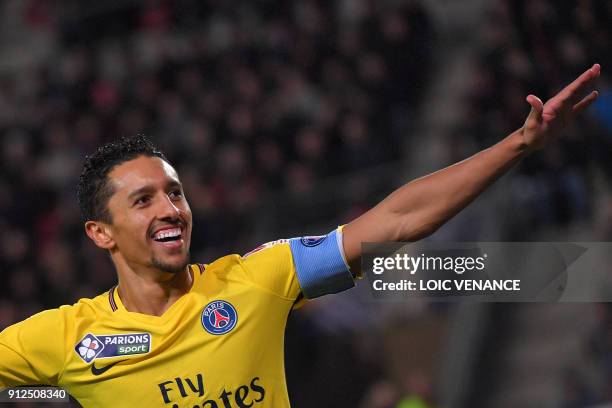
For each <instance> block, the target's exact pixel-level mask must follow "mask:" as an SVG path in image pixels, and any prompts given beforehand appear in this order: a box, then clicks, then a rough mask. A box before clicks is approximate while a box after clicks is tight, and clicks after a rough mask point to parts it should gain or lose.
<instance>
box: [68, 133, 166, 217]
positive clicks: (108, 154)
mask: <svg viewBox="0 0 612 408" xmlns="http://www.w3.org/2000/svg"><path fill="white" fill-rule="evenodd" d="M139 156H147V157H159V158H160V159H162V160H164V161H166V162H167V163H170V162H169V161H168V159H167V158H166V156H165V155H164V154H163V153H162V152H161V151H160V150H159V149H158V148H157V147H155V146H154V145H153V143H151V141H150V140H149V139H147V137H145V136H143V135H137V136H134V137H129V138H128V137H123V138H121V139H119V140H116V141H114V142H110V143H107V144H105V145H103V146H100V147H98V149H97V150H96V151H95V153H94V154H92V155H91V156H86V157H85V164H84V165H83V172H82V173H81V176H80V177H79V184H78V185H77V201H78V203H79V207H80V208H81V212H82V213H83V217H84V219H85V221H88V220H92V221H103V222H106V223H109V224H110V223H112V217H111V214H110V212H109V210H108V201H109V200H110V198H111V197H112V195H113V194H114V190H113V187H112V185H111V184H110V183H109V180H108V173H110V172H111V170H112V169H113V168H115V166H118V165H120V164H122V163H125V162H127V161H130V160H132V159H135V158H137V157H139Z"/></svg>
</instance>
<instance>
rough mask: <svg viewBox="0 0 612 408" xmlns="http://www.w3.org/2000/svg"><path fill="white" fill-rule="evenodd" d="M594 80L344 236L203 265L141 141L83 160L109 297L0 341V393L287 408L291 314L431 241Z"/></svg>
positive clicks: (568, 116) (405, 190) (540, 107)
mask: <svg viewBox="0 0 612 408" xmlns="http://www.w3.org/2000/svg"><path fill="white" fill-rule="evenodd" d="M599 74H600V67H599V65H597V64H596V65H594V66H593V67H592V68H590V69H588V70H587V71H586V72H584V73H583V74H582V75H580V77H578V78H577V79H576V80H575V81H574V82H572V83H571V84H569V85H568V86H567V87H565V88H564V89H563V90H561V91H560V92H559V93H558V94H557V95H555V96H554V97H553V98H552V99H550V100H549V101H548V102H546V104H543V103H542V101H541V100H540V99H538V98H537V97H535V96H533V95H529V96H528V97H527V102H528V103H529V104H530V105H531V112H530V113H529V116H528V117H527V119H526V121H525V123H524V125H523V126H522V127H521V128H520V129H518V130H517V131H515V132H513V133H511V134H510V135H509V136H507V137H506V138H505V139H503V140H502V141H500V142H499V143H497V144H496V145H494V146H493V147H491V148H489V149H486V150H484V151H482V152H480V153H478V154H476V155H475V156H473V157H471V158H469V159H467V160H464V161H462V162H460V163H457V164H455V165H453V166H450V167H448V168H446V169H443V170H440V171H438V172H436V173H433V174H431V175H428V176H425V177H422V178H420V179H417V180H415V181H412V182H410V183H408V184H406V185H404V186H403V187H401V188H400V189H398V190H397V191H395V192H393V193H392V194H391V195H389V196H388V197H387V198H386V199H385V200H383V201H382V202H381V203H380V204H378V205H377V206H375V207H374V208H372V209H371V210H369V211H368V212H366V213H365V214H363V215H362V216H361V217H359V218H357V219H356V220H354V221H352V222H350V223H349V224H347V225H346V226H345V227H344V228H342V227H340V228H338V229H335V230H334V231H332V232H330V233H329V234H327V235H324V236H320V237H303V238H294V239H289V240H278V241H275V242H270V243H268V244H264V245H262V246H260V247H258V248H256V249H255V250H253V251H251V252H250V253H248V254H246V255H244V256H239V255H229V256H225V257H223V258H220V259H218V260H216V261H214V262H212V263H211V264H208V265H201V264H197V263H195V264H190V263H189V245H190V239H191V233H192V215H191V211H190V209H189V205H188V203H187V199H186V196H185V193H184V192H183V188H182V186H181V182H180V179H179V176H178V174H177V173H176V171H175V169H174V168H173V167H172V165H171V164H170V162H169V161H168V160H167V159H166V158H165V157H164V155H163V154H162V153H161V152H159V151H158V150H157V149H156V148H155V147H154V146H152V145H151V144H150V143H149V142H148V141H147V140H146V139H144V138H142V137H137V138H134V139H123V140H121V141H118V142H115V143H111V144H108V145H105V146H102V147H100V148H99V149H98V150H97V151H96V152H95V154H93V155H92V156H90V157H87V159H86V163H85V166H84V170H83V173H82V175H81V178H80V181H79V186H78V198H79V203H80V206H81V209H82V211H83V214H84V216H85V219H86V221H85V231H86V233H87V235H88V236H89V237H90V238H91V239H92V241H93V242H94V243H95V244H96V245H97V246H98V247H100V248H102V249H104V250H106V251H108V252H109V253H110V256H111V259H112V262H113V264H114V266H115V268H116V271H117V277H118V284H117V286H115V287H113V288H111V289H110V290H109V291H108V292H106V293H104V294H102V295H100V296H97V297H95V298H93V299H81V300H79V301H78V302H77V303H76V304H74V305H72V306H62V307H60V308H58V309H53V310H47V311H44V312H41V313H39V314H36V315H34V316H32V317H30V318H29V319H26V320H24V321H22V322H19V323H17V324H15V325H13V326H10V327H8V328H7V329H5V330H4V331H3V332H2V333H1V334H0V388H3V387H10V386H16V385H25V384H50V385H58V386H60V387H63V388H64V389H66V390H67V391H68V392H69V393H70V394H71V395H72V396H73V397H74V398H75V399H76V400H78V401H79V402H80V403H81V404H82V405H83V406H85V407H141V406H146V407H154V406H161V407H166V406H167V407H205V408H229V407H236V408H245V407H274V408H281V407H288V406H289V399H288V396H287V388H286V385H285V374H284V364H283V338H284V329H285V323H286V320H287V316H288V314H289V312H290V311H291V310H292V308H294V307H295V306H296V305H298V304H300V303H301V302H302V301H305V300H306V299H313V298H316V297H318V296H321V295H324V294H328V293H334V292H338V291H341V290H344V289H348V288H349V287H351V286H353V278H354V276H355V275H356V274H357V270H358V267H359V266H358V261H359V258H360V254H361V246H360V244H361V242H384V241H414V240H417V239H420V238H422V237H424V236H426V235H428V234H431V233H432V232H434V231H435V230H436V229H437V228H438V227H439V226H440V225H442V224H443V223H444V222H446V221H447V220H448V219H449V218H451V217H452V216H453V215H454V214H456V213H457V212H458V211H460V210H461V209H462V208H463V207H465V206H466V205H467V204H468V203H469V202H470V201H472V200H473V199H474V198H475V197H476V196H477V195H478V194H480V193H481V192H482V191H483V190H484V189H485V188H486V187H487V186H488V185H489V184H491V183H492V182H493V181H494V180H496V179H497V178H498V177H499V176H501V175H502V174H503V173H504V172H506V171H507V170H508V169H510V168H511V167H512V166H513V165H514V164H516V163H517V162H518V161H519V160H520V159H521V158H522V157H524V156H525V155H527V154H529V153H531V152H533V151H534V150H537V149H539V148H541V147H543V146H544V145H545V144H546V143H547V142H548V141H549V140H550V139H551V138H553V137H554V136H555V135H556V134H558V133H559V132H560V131H561V130H562V129H563V128H564V127H566V126H567V125H568V124H569V123H570V122H572V120H573V119H574V117H575V116H576V115H577V114H579V113H580V112H581V111H583V110H584V109H585V108H586V107H587V106H589V105H590V104H591V103H592V102H593V101H594V100H595V99H596V97H597V92H596V91H591V88H592V85H593V82H594V81H595V80H596V78H597V77H598V76H599ZM585 95H586V96H585ZM348 265H350V266H351V268H350V269H349V268H348ZM350 271H352V272H353V273H351V272H350Z"/></svg>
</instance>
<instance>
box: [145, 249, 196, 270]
mask: <svg viewBox="0 0 612 408" xmlns="http://www.w3.org/2000/svg"><path fill="white" fill-rule="evenodd" d="M151 263H152V264H153V266H154V267H156V268H157V269H160V270H162V271H164V272H168V273H174V274H177V273H179V272H182V271H184V270H185V268H186V267H187V265H189V253H187V257H186V258H185V262H184V263H182V264H181V265H172V264H167V263H163V262H162V261H160V260H159V259H156V258H155V257H154V258H152V259H151Z"/></svg>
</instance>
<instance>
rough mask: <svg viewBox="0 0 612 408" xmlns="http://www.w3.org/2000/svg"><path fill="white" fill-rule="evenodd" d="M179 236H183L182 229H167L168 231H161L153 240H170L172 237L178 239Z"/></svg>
mask: <svg viewBox="0 0 612 408" xmlns="http://www.w3.org/2000/svg"><path fill="white" fill-rule="evenodd" d="M179 235H181V229H180V228H173V229H167V230H163V231H159V232H158V233H156V234H155V235H153V239H164V238H170V237H178V236H179Z"/></svg>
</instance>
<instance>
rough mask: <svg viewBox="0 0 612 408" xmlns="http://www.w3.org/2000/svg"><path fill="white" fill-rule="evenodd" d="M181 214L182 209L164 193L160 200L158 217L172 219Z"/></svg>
mask: <svg viewBox="0 0 612 408" xmlns="http://www.w3.org/2000/svg"><path fill="white" fill-rule="evenodd" d="M180 214H181V209H180V208H179V207H177V206H176V205H175V204H174V202H172V200H171V199H170V197H168V196H167V195H166V194H163V195H162V199H161V200H160V204H159V209H158V217H159V219H162V220H163V219H171V220H175V219H177V218H178V217H179V215H180Z"/></svg>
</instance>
